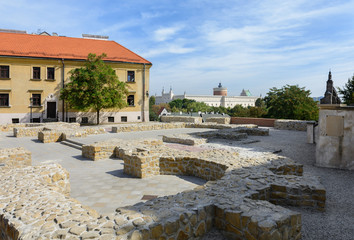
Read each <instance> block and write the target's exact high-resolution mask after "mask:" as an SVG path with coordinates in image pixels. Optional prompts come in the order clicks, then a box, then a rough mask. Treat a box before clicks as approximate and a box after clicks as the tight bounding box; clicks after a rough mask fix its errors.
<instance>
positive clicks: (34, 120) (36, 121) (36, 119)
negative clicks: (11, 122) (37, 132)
mask: <svg viewBox="0 0 354 240" xmlns="http://www.w3.org/2000/svg"><path fill="white" fill-rule="evenodd" d="M32 122H33V123H40V122H41V119H40V118H33V119H32Z"/></svg>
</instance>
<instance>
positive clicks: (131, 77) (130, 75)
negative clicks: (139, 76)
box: [128, 71, 135, 82]
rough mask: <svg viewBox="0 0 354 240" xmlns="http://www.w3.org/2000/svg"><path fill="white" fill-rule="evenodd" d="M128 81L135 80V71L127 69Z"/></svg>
mask: <svg viewBox="0 0 354 240" xmlns="http://www.w3.org/2000/svg"><path fill="white" fill-rule="evenodd" d="M128 82H135V72H134V71H128Z"/></svg>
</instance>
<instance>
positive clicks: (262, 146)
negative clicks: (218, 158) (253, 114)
mask: <svg viewBox="0 0 354 240" xmlns="http://www.w3.org/2000/svg"><path fill="white" fill-rule="evenodd" d="M199 131H208V130H205V129H170V130H158V131H146V132H133V133H119V134H113V133H109V134H103V135H96V136H89V137H87V138H82V139H80V141H81V142H84V143H93V142H96V141H101V140H107V139H109V138H121V139H127V140H129V139H139V138H161V135H163V134H172V133H173V134H176V133H187V132H199ZM249 139H253V140H260V141H259V142H256V143H252V144H243V143H242V141H241V142H237V141H231V140H221V141H213V142H212V143H209V144H208V146H210V147H216V148H232V149H233V150H236V151H240V152H243V154H250V155H252V153H253V152H264V151H270V152H274V151H279V150H281V151H280V152H279V153H278V154H280V155H284V156H288V157H290V158H292V159H294V160H295V161H298V162H299V163H302V164H304V171H305V174H313V175H317V176H319V177H320V178H321V181H322V183H323V185H324V186H325V188H326V190H327V202H326V211H325V212H324V213H322V212H317V211H312V210H309V209H303V208H291V209H292V210H294V211H298V212H300V213H301V214H302V223H303V227H302V235H303V238H302V239H305V240H315V239H319V240H325V239H331V240H353V239H354V171H344V170H338V169H327V168H319V167H316V166H314V164H315V145H314V144H307V143H306V133H305V132H296V131H280V130H274V129H270V136H250V137H249ZM18 146H23V147H25V148H27V149H28V150H30V151H31V152H32V159H33V164H40V163H45V162H57V163H60V164H61V165H62V166H63V167H65V168H66V169H67V170H68V171H69V172H70V178H71V179H70V182H71V186H72V191H71V196H72V197H74V198H77V199H78V200H80V201H81V202H82V203H83V204H86V205H89V206H91V207H93V208H95V209H97V210H98V211H100V212H101V213H107V212H111V211H114V209H115V208H116V207H119V206H124V205H130V204H134V203H136V202H139V201H141V198H142V196H143V195H159V196H162V195H168V194H176V193H177V192H180V191H183V190H186V189H192V188H194V187H195V186H197V185H199V184H203V183H204V181H203V180H201V179H199V178H195V177H182V176H181V177H178V176H155V177H152V178H148V179H136V178H132V177H130V176H128V175H125V174H123V172H122V169H123V165H122V161H121V160H116V159H106V160H101V161H96V162H93V161H90V160H86V159H84V158H82V157H81V152H80V151H79V150H76V149H73V148H70V147H67V146H65V145H62V144H60V143H50V144H42V143H39V142H38V141H37V140H36V139H32V138H18V139H16V138H14V137H11V136H9V134H8V133H7V134H5V133H2V134H0V148H5V147H18ZM204 239H205V240H211V239H213V240H214V239H224V238H223V236H222V235H221V234H220V233H219V232H218V231H216V230H215V231H211V232H210V233H209V234H207V235H206V236H205V238H204Z"/></svg>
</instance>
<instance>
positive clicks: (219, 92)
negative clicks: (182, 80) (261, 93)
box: [155, 83, 259, 108]
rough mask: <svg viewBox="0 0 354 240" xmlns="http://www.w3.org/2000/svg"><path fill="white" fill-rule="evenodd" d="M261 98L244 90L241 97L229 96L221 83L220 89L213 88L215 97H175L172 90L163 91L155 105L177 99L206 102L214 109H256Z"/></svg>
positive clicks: (157, 97)
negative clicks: (256, 104)
mask: <svg viewBox="0 0 354 240" xmlns="http://www.w3.org/2000/svg"><path fill="white" fill-rule="evenodd" d="M258 98H259V97H255V96H252V95H251V93H250V91H249V90H246V91H245V90H242V92H241V94H240V96H227V88H226V87H223V86H222V85H221V83H219V85H218V87H216V88H213V95H187V94H186V93H184V94H183V95H175V94H174V93H173V92H172V88H170V91H169V92H168V93H165V91H164V89H162V93H161V96H156V97H155V104H161V103H169V102H171V101H173V100H176V99H191V100H195V101H196V102H204V103H205V104H207V105H208V106H212V107H230V108H233V107H234V106H236V105H241V106H243V107H248V106H251V107H254V106H255V103H256V100H257V99H258Z"/></svg>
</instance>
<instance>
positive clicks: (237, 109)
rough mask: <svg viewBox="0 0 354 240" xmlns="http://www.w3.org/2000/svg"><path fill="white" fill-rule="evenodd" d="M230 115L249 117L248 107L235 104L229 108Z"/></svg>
mask: <svg viewBox="0 0 354 240" xmlns="http://www.w3.org/2000/svg"><path fill="white" fill-rule="evenodd" d="M230 115H231V116H232V117H249V116H250V111H249V108H245V107H243V106H242V105H239V104H237V105H235V106H234V107H233V108H232V109H230Z"/></svg>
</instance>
